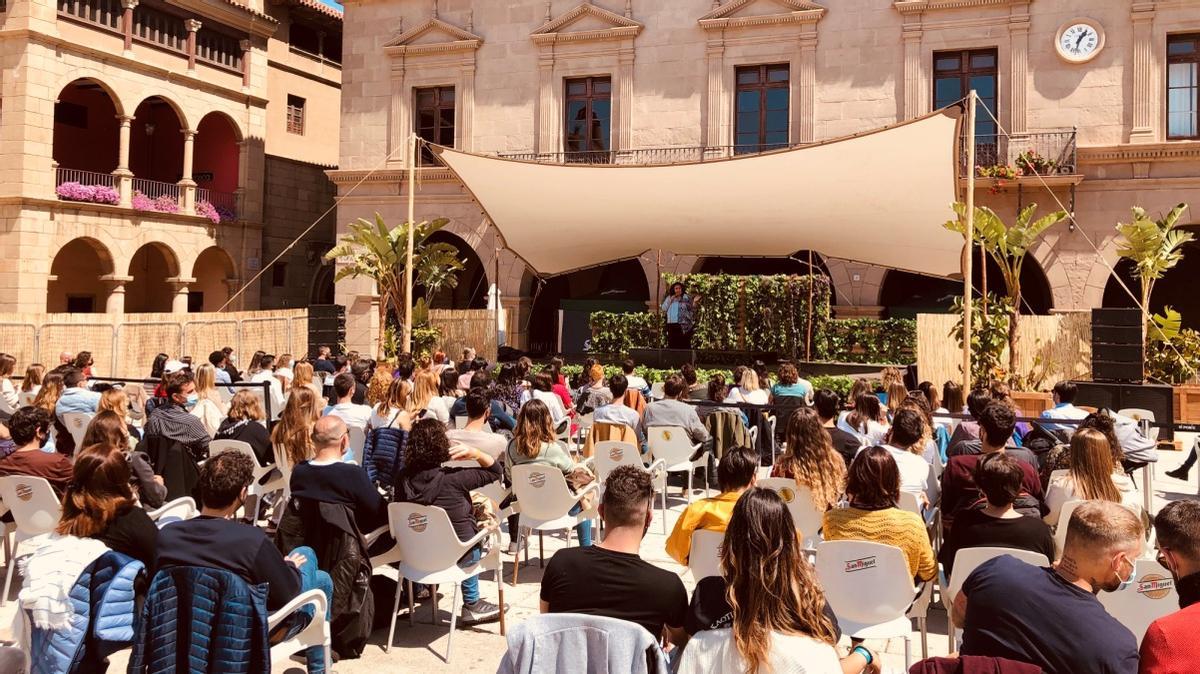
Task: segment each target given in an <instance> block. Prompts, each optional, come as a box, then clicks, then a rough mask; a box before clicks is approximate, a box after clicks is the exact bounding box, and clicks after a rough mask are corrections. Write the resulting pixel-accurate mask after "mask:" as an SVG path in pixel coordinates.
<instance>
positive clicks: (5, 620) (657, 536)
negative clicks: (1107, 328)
mask: <svg viewBox="0 0 1200 674" xmlns="http://www.w3.org/2000/svg"><path fill="white" fill-rule="evenodd" d="M1184 446H1188V447H1190V446H1191V437H1190V436H1188V438H1187V441H1186V444H1185V445H1184ZM1183 458H1184V453H1182V452H1164V453H1163V455H1162V461H1161V462H1160V463H1159V464H1158V467H1157V469H1156V471H1155V480H1154V491H1155V503H1156V508H1157V507H1161V506H1162V504H1164V503H1165V502H1167V501H1169V500H1174V499H1178V498H1181V497H1182V496H1184V495H1195V494H1196V492H1197V489H1196V479H1197V477H1196V475H1195V474H1193V476H1192V484H1185V483H1183V482H1180V481H1178V480H1173V479H1171V478H1169V477H1167V476H1166V475H1165V474H1164V472H1165V471H1166V470H1170V469H1172V468H1175V467H1177V466H1178V465H1179V464H1180V463H1181V462H1182V461H1183ZM670 494H671V498H669V499H668V513H667V526H668V531H669V530H670V527H671V526H672V525H673V524H674V522H675V519H676V518H677V517H678V515H679V513H680V512H681V511H682V510H683V508H684V506H685V501H684V500H683V499H682V498H681V495H680V491H679V490H678V489H676V488H674V487H672V488H671V490H670ZM659 517H660V515H659V511H657V510H656V511H655V520H654V524H653V525H652V526H651V527H650V531H649V534H648V535H647V536H646V538H645V540H644V541H643V542H642V557H643V558H645V559H647V560H649V561H651V562H653V563H654V564H656V565H659V566H661V567H663V568H668V569H671V570H672V571H674V572H676V573H678V574H680V577H681V578H682V579H683V581H684V584H685V585H686V586H687V587H688V590H689V592H690V591H691V588H692V586H693V585H694V583H693V582H692V580H691V577H690V575H689V574H688V573H686V570H685V569H684V568H683V567H681V566H679V565H678V564H676V563H675V562H674V561H673V560H671V559H670V558H669V557H667V555H666V553H665V552H664V550H663V543H664V540H665V536H664V535H663V534H662V524H661V520H660V519H659ZM505 541H506V542H507V538H505ZM545 541H546V543H545V544H546V555H547V557H549V556H550V555H552V554H553V551H554V550H557V549H559V548H561V547H562V546H563V545H564V543H565V541H564V540H563V539H562V538H561V537H553V538H552V537H549V536H547V537H546V539H545ZM530 554H531V558H530V564H529V565H528V566H522V567H521V570H520V573H519V574H518V576H519V580H520V582H519V584H518V585H517V586H516V587H513V586H511V585H509V583H510V582H511V580H512V558H511V557H509V556H507V555H504V557H503V558H504V561H505V565H504V569H505V570H504V578H505V587H504V599H505V601H506V602H508V603H509V604H510V605H511V607H512V608H511V610H510V612H509V614H508V624H509V625H510V626H511V625H513V624H516V623H519V622H520V621H522V620H524V619H525V618H527V617H529V616H531V615H535V614H536V613H537V611H538V588H539V581H540V580H541V568H540V566H539V564H538V561H537V545H536V541H535V542H534V544H533V545H532V546H531V549H530ZM481 588H482V591H483V595H484V597H485V598H487V599H490V600H492V601H495V600H496V598H497V591H496V583H495V581H494V579H492V578H491V577H490V574H489V575H488V576H485V577H484V580H483V582H482V583H481ZM450 590H451V588H450V587H449V586H444V587H443V588H442V592H443V593H444V597H443V598H442V599H441V606H440V609H441V610H440V613H439V615H440V618H441V619H442V620H443V621H448V620H449V614H448V613H447V612H446V609H447V607H448V604H449V602H450ZM12 594H13V596H14V597H15V595H16V590H15V589H14V591H13V593H12ZM13 607H14V604H13V602H11V601H10V602H9V603H8V604H7V605H5V606H4V607H0V625H3V627H0V636H7V635H8V627H7V626H8V625H9V624H10V623H11V620H12V616H13V610H14V608H13ZM403 610H404V609H403V608H402V611H403ZM430 612H431V606H430V605H429V604H428V603H426V604H418V605H417V624H416V625H415V626H413V627H410V626H409V624H408V618H407V615H406V614H404V613H402V615H401V617H400V619H399V621H398V624H397V626H396V633H395V645H394V646H393V648H392V650H391V651H390V652H385V651H384V650H383V647H384V645H385V643H386V641H387V629H386V628H384V629H380V630H376V631H375V633H374V634H373V635H372V638H371V641H370V644H369V645H368V646H367V649H366V651H365V652H364V653H363V655H362V657H361V658H359V659H356V660H347V661H343V662H338V663H335V664H334V667H333V671H334V672H336V673H337V674H376V673H377V672H394V671H409V672H423V673H432V672H454V673H455V674H476V673H479V674H484V673H486V674H491V673H492V672H495V671H496V666H497V664H498V662H499V658H500V655H501V653H503V652H504V649H505V641H504V638H503V637H501V636H500V633H499V626H498V625H495V624H492V625H484V626H480V627H477V628H472V629H460V630H458V632H457V633H456V634H455V637H454V644H453V646H454V650H453V653H452V654H451V657H450V660H449V662H447V661H445V660H444V659H443V657H444V656H445V654H446V640H447V632H448V631H449V630H448V624H444V625H441V626H434V625H431V624H430ZM928 624H929V626H928V629H929V639H928V645H929V654H930V655H945V654H946V653H947V639H946V614H945V611H944V610H943V609H942V607H941V605H940V604H934V605H933V606H932V607H931V608H930V612H929V621H928ZM914 626H915V623H914ZM868 645H869V646H871V647H872V648H874V649H876V650H880V651H884V652H885V656H884V659H885V671H887V672H897V673H899V672H903V671H904V641H903V640H902V639H892V640H890V641H888V642H882V641H879V642H868ZM912 648H913V659H914V661H915V660H917V659H919V658H920V655H921V645H920V633H919V632H917V631H915V630H914V632H913V633H912ZM127 656H128V651H124V652H122V653H118V654H117V655H116V656H114V657H113V659H112V661H113V666H112V668H111V669H110V671H113V672H119V671H124V666H125V663H126V659H127ZM272 671H273V672H274V673H276V674H278V673H280V672H287V673H288V674H301V673H302V672H303V671H304V670H303V667H301V666H299V665H297V664H296V663H295V662H276V663H275V664H274V667H273V668H272Z"/></svg>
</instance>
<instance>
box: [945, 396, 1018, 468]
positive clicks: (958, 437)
mask: <svg viewBox="0 0 1200 674" xmlns="http://www.w3.org/2000/svg"><path fill="white" fill-rule="evenodd" d="M991 402H992V393H991V392H990V391H988V390H987V389H986V388H976V389H972V390H971V392H970V393H968V394H967V413H968V414H970V415H971V418H970V419H963V420H962V421H960V422H958V426H956V427H955V428H954V433H953V434H951V435H950V447H949V448H948V449H947V450H946V454H947V455H948V456H954V455H956V454H959V453H961V452H962V451H963V450H962V448H961V447H960V445H962V444H963V443H965V442H969V441H971V440H978V439H979V415H980V414H982V413H983V410H984V408H986V407H987V406H988V404H989V403H991ZM951 411H953V410H951ZM1014 428H1015V426H1014ZM1007 442H1008V439H1007V438H1005V443H1007Z"/></svg>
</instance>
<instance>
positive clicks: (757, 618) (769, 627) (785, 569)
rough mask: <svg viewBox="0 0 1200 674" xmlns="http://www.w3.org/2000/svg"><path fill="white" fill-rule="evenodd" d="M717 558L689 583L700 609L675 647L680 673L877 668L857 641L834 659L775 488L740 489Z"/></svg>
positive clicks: (831, 635) (824, 608) (815, 591)
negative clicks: (714, 568) (714, 572)
mask: <svg viewBox="0 0 1200 674" xmlns="http://www.w3.org/2000/svg"><path fill="white" fill-rule="evenodd" d="M720 561H721V574H722V575H721V576H710V577H708V578H704V579H702V580H701V581H700V582H699V583H698V584H697V586H696V594H695V596H694V597H693V599H692V606H693V607H700V610H699V611H696V610H695V609H693V615H695V613H702V614H703V615H701V616H696V617H700V618H703V619H705V620H704V621H703V623H702V624H698V625H695V626H694V627H698V629H696V630H695V632H694V634H693V635H692V637H691V639H690V640H689V641H688V644H687V646H686V647H685V648H684V649H683V654H682V655H681V656H680V661H679V669H678V671H679V673H680V674H701V673H704V672H728V673H729V674H743V673H745V674H764V673H767V672H777V673H782V672H807V673H808V674H843V672H871V673H874V672H878V671H879V665H878V664H877V663H875V662H874V661H875V659H876V655H875V654H874V653H872V652H871V651H870V650H868V649H867V648H865V647H863V646H855V647H854V648H853V649H852V650H851V651H850V654H849V655H847V656H846V657H845V658H839V655H838V651H837V643H838V638H839V637H840V634H839V632H838V627H837V621H836V619H835V618H834V616H833V615H832V613H831V611H829V608H828V605H827V604H826V602H825V595H824V593H823V592H822V590H821V585H820V583H819V582H818V580H817V577H816V572H815V571H814V570H813V568H812V566H811V565H810V564H809V563H808V560H807V559H806V558H805V556H804V551H803V550H802V549H801V547H800V540H799V537H798V536H797V534H796V527H795V525H794V524H793V523H792V517H791V515H790V514H789V513H788V509H787V506H786V505H785V504H784V502H783V499H781V498H780V497H779V495H778V494H777V493H775V492H774V491H772V490H770V489H763V488H758V487H752V488H750V489H749V490H747V491H746V492H745V493H744V494H742V497H741V498H739V499H738V502H737V505H735V506H734V507H733V514H732V516H731V517H730V520H729V526H728V528H727V529H726V530H725V544H724V545H722V546H721V551H720ZM689 622H692V620H691V618H689ZM689 631H692V630H691V628H689Z"/></svg>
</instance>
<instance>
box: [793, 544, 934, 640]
mask: <svg viewBox="0 0 1200 674" xmlns="http://www.w3.org/2000/svg"><path fill="white" fill-rule="evenodd" d="M816 566H817V577H818V578H819V579H820V581H821V586H822V587H823V588H825V598H826V600H827V601H828V602H829V606H830V608H832V609H833V613H834V615H836V616H837V618H838V623H839V624H840V625H842V627H843V629H852V628H854V627H865V626H870V625H878V624H882V623H886V622H889V621H892V620H896V619H897V618H902V617H904V615H905V614H906V613H907V611H908V607H909V606H910V605H911V604H912V602H913V598H914V596H915V594H914V593H915V588H914V587H913V582H912V576H911V575H910V574H909V571H908V562H907V561H906V560H905V558H904V552H903V551H902V550H901V549H900V548H897V547H895V546H891V545H883V544H882V543H871V542H869V541H825V542H824V543H821V544H819V545H818V546H817V565H816Z"/></svg>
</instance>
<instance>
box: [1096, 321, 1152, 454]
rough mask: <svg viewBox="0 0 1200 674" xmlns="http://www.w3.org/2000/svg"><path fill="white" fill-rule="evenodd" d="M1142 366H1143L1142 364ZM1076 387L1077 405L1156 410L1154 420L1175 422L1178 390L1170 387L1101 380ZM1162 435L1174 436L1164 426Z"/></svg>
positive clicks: (1117, 409)
mask: <svg viewBox="0 0 1200 674" xmlns="http://www.w3.org/2000/svg"><path fill="white" fill-rule="evenodd" d="M1139 320H1140V319H1139ZM1138 367H1141V364H1140V363H1139V364H1138ZM1075 386H1076V387H1078V393H1077V394H1076V396H1075V404H1076V405H1083V406H1086V407H1095V408H1098V409H1099V408H1108V409H1110V410H1112V411H1114V412H1118V411H1120V410H1123V409H1125V408H1129V407H1136V408H1138V409H1143V410H1149V411H1151V412H1153V413H1154V420H1155V421H1156V422H1158V423H1168V424H1173V423H1175V391H1174V389H1172V388H1171V387H1170V386H1160V385H1158V384H1117V383H1110V382H1099V381H1077V382H1075ZM1158 437H1159V439H1160V440H1171V439H1173V438H1174V436H1173V433H1172V431H1171V429H1169V428H1163V429H1161V430H1160V431H1159V434H1158Z"/></svg>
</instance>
